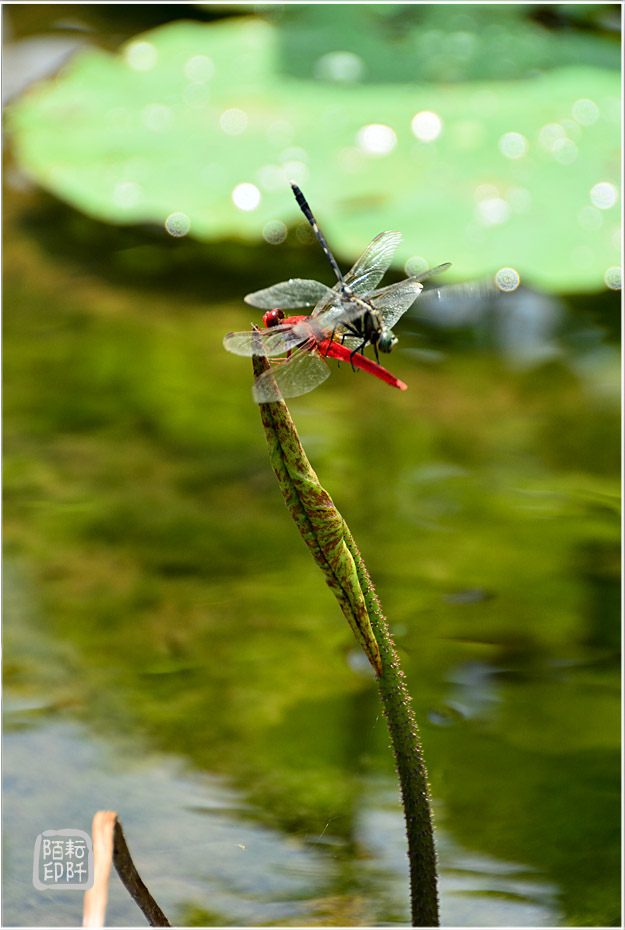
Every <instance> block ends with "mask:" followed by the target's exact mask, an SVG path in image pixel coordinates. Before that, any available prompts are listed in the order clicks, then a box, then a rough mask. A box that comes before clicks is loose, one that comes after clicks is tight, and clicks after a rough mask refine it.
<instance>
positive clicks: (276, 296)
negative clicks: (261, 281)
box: [244, 278, 331, 310]
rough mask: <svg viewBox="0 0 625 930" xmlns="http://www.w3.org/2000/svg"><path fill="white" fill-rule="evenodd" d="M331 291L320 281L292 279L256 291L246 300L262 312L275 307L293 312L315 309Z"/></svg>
mask: <svg viewBox="0 0 625 930" xmlns="http://www.w3.org/2000/svg"><path fill="white" fill-rule="evenodd" d="M330 291H331V288H329V287H328V286H327V285H326V284H322V283H321V282H320V281H310V280H308V279H307V278H291V279H290V280H289V281H282V283H281V284H274V285H273V286H272V287H265V288H263V289H262V290H260V291H254V292H253V293H251V294H248V295H247V296H246V297H245V298H244V300H245V303H246V304H251V306H252V307H260V308H261V310H273V309H274V307H279V308H280V309H281V310H292V309H295V308H296V307H314V306H315V304H317V303H318V302H319V301H320V300H321V299H322V298H324V297H327V296H328V295H329V293H330Z"/></svg>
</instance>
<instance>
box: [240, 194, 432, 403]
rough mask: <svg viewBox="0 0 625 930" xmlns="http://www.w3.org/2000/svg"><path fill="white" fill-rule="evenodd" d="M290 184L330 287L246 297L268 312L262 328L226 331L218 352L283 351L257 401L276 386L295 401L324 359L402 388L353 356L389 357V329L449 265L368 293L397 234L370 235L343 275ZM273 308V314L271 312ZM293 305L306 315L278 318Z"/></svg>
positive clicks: (323, 367) (288, 285)
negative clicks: (369, 349) (367, 352)
mask: <svg viewBox="0 0 625 930" xmlns="http://www.w3.org/2000/svg"><path fill="white" fill-rule="evenodd" d="M291 187H292V188H293V193H294V195H295V199H296V200H297V203H298V204H299V206H300V208H301V210H302V212H303V213H304V216H305V217H306V219H307V220H308V222H309V223H310V225H311V227H312V229H313V231H314V233H315V235H316V237H317V239H318V240H319V243H320V244H321V247H322V248H323V251H324V252H325V254H326V256H327V258H328V260H329V262H330V264H331V266H332V268H333V270H334V273H335V275H336V277H337V283H336V284H335V285H334V287H328V285H327V284H322V283H321V282H320V281H310V280H307V279H304V278H291V279H290V280H289V281H283V282H282V283H280V284H274V285H273V286H272V287H267V288H264V289H263V290H260V291H255V292H254V293H253V294H248V295H247V297H246V298H245V301H246V303H248V304H251V305H252V306H253V307H260V308H261V309H263V310H268V311H269V312H268V313H266V314H265V316H264V318H263V319H264V322H265V326H266V327H267V329H268V331H267V332H261V331H259V330H255V331H253V332H246V333H228V335H227V336H226V337H225V338H224V346H225V348H226V349H228V351H229V352H234V353H235V354H236V355H247V356H251V355H263V354H265V355H268V356H270V357H273V356H279V355H285V354H288V357H287V358H286V359H284V360H283V361H282V364H279V365H276V366H275V367H274V368H273V370H272V372H268V373H266V375H262V376H261V378H259V379H258V380H257V382H256V384H255V385H254V390H253V393H254V398H255V400H256V401H257V402H258V403H266V402H267V401H270V400H276V399H277V397H278V396H279V395H277V393H276V385H277V386H278V388H279V390H280V392H281V394H282V396H283V397H297V396H299V395H300V394H306V393H307V392H308V391H312V390H313V388H315V387H317V385H318V384H321V383H322V381H325V379H326V378H327V377H328V375H329V369H328V366H327V364H326V362H325V361H324V358H325V357H328V356H329V357H330V358H336V359H339V360H340V361H349V362H350V363H351V365H352V367H353V368H361V369H362V370H363V371H368V372H369V373H370V374H373V375H375V377H377V378H380V379H381V380H382V381H386V383H387V384H392V385H394V386H395V387H400V386H401V387H400V390H405V388H406V385H405V384H404V383H403V382H401V381H399V379H397V378H395V377H394V376H393V375H391V374H390V372H388V371H386V369H384V368H382V366H381V365H379V364H376V363H374V362H372V361H370V360H369V359H367V358H366V357H365V356H364V355H362V354H360V353H361V351H362V349H363V348H364V347H365V346H366V345H368V344H370V345H372V346H373V349H374V352H375V355H376V359H377V358H378V349H379V351H381V352H390V351H391V350H392V349H393V348H394V346H395V345H396V344H397V338H396V336H395V335H394V334H393V331H392V326H394V324H395V323H396V322H397V320H399V318H400V317H401V316H402V315H403V314H404V313H405V312H406V310H408V308H409V307H411V306H412V304H413V303H414V302H415V300H416V299H417V297H418V296H419V294H420V293H421V291H422V289H423V285H422V283H421V282H422V281H423V280H425V279H426V278H429V277H431V276H432V275H434V274H438V273H439V272H441V271H445V270H446V269H447V268H449V263H446V264H444V265H439V266H438V267H437V268H433V269H430V270H429V271H425V272H423V274H419V275H414V276H412V277H410V278H406V279H405V280H404V281H400V282H399V283H397V284H391V285H389V286H388V287H383V288H380V289H379V290H375V288H376V286H377V285H378V283H379V282H380V281H381V279H382V277H383V275H384V273H385V272H386V270H387V269H388V267H389V265H390V264H391V261H392V258H393V255H394V253H395V250H396V249H397V246H398V245H399V243H400V241H401V233H398V232H393V231H389V232H384V233H380V235H378V236H376V237H375V239H373V240H372V241H371V242H370V243H369V245H368V246H367V248H366V249H365V250H364V252H363V253H362V255H361V256H360V258H359V259H358V261H357V262H356V263H355V265H354V266H353V267H352V268H351V269H350V271H348V272H347V274H346V275H343V274H342V273H341V270H340V269H339V266H338V264H337V262H336V259H335V258H334V256H333V255H332V252H331V251H330V248H329V246H328V244H327V242H326V240H325V238H324V236H323V234H322V232H321V230H320V229H319V224H318V223H317V221H316V220H315V218H314V216H313V214H312V211H311V209H310V207H309V205H308V203H307V201H306V199H305V197H304V195H303V194H302V192H301V190H300V189H299V187H298V186H297V185H296V184H295V183H293V182H291ZM276 307H278V308H280V309H279V310H275V309H273V308H276ZM298 307H301V308H305V307H312V308H313V309H312V313H311V314H310V316H292V317H288V318H286V319H285V317H284V311H285V310H293V309H295V308H298ZM280 314H281V315H280Z"/></svg>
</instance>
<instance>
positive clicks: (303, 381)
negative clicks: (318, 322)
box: [252, 349, 330, 404]
mask: <svg viewBox="0 0 625 930" xmlns="http://www.w3.org/2000/svg"><path fill="white" fill-rule="evenodd" d="M329 377H330V369H329V367H328V365H327V363H326V361H325V360H324V359H323V358H321V356H320V355H319V354H318V353H317V352H309V351H308V350H306V349H300V350H299V351H297V352H294V353H293V355H292V356H291V357H290V358H289V359H286V360H285V361H284V362H278V363H277V364H275V365H272V366H271V368H270V369H269V371H265V372H263V374H262V375H260V377H259V378H257V379H256V381H255V382H254V384H253V386H252V396H253V398H254V400H255V401H256V403H257V404H269V403H271V402H272V401H275V400H281V399H282V398H283V397H299V396H300V395H301V394H308V392H309V391H312V390H313V389H314V388H316V387H317V386H318V385H319V384H322V383H323V382H324V381H325V380H326V378H329Z"/></svg>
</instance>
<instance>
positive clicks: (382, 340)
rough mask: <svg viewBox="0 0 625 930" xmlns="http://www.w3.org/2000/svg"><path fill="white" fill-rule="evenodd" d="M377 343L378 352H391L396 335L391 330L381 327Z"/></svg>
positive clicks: (395, 343) (395, 342)
mask: <svg viewBox="0 0 625 930" xmlns="http://www.w3.org/2000/svg"><path fill="white" fill-rule="evenodd" d="M377 345H378V348H379V350H380V352H391V351H392V350H393V349H394V348H395V346H396V345H397V336H396V335H395V333H394V332H393V331H392V330H390V329H387V328H386V327H383V328H382V331H381V333H380V337H379V339H378V341H377Z"/></svg>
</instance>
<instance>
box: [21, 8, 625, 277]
mask: <svg viewBox="0 0 625 930" xmlns="http://www.w3.org/2000/svg"><path fill="white" fill-rule="evenodd" d="M283 40H284V35H283V33H281V32H280V29H279V26H278V25H273V24H271V23H268V22H264V21H261V20H259V19H253V18H233V19H229V20H224V21H221V22H217V23H212V24H200V23H193V22H186V21H179V22H176V23H173V24H169V25H166V26H163V27H160V28H158V29H155V30H152V31H150V32H148V33H145V34H143V35H140V36H137V37H135V38H133V39H132V40H131V41H130V42H128V43H127V44H126V45H125V46H123V47H122V48H121V49H120V51H119V53H117V54H111V53H108V52H104V51H101V50H97V49H89V50H86V51H83V52H81V53H80V54H78V55H77V56H76V57H75V58H74V59H73V60H72V61H71V62H70V64H69V65H67V66H66V68H65V69H64V70H63V72H62V73H61V74H60V75H59V76H58V77H57V78H56V79H55V80H53V81H48V82H44V83H41V84H39V85H35V86H34V87H33V88H32V89H31V90H30V91H29V92H28V93H27V94H25V95H24V96H23V97H22V98H21V99H20V100H19V101H17V102H16V103H15V104H14V105H13V106H12V107H11V108H10V109H9V114H8V119H7V125H8V128H9V130H10V134H11V137H12V141H13V147H14V151H15V154H16V157H17V159H18V162H19V164H20V166H21V167H22V168H23V169H24V170H25V171H27V173H28V174H29V175H30V176H31V177H32V178H33V179H34V180H35V181H36V182H37V183H39V184H40V185H42V186H43V187H45V188H47V189H48V190H50V191H51V192H53V193H54V194H55V195H56V196H58V197H60V198H62V199H64V200H66V201H67V202H68V203H70V204H72V205H73V206H75V207H76V208H78V209H80V210H82V211H84V212H85V213H87V214H89V215H90V216H92V217H96V218H98V219H100V220H104V221H106V222H109V223H120V224H135V223H154V224H158V225H161V226H162V225H163V224H166V223H167V226H168V228H169V230H170V232H171V233H172V234H173V235H180V234H186V233H187V232H188V234H190V235H191V236H194V237H197V238H198V239H201V240H205V241H214V240H217V239H221V238H224V237H240V238H243V239H247V240H249V241H250V242H252V241H259V240H260V237H261V235H262V234H263V231H264V232H265V235H266V236H267V238H269V239H270V240H271V237H272V236H276V231H277V238H278V239H279V238H281V236H282V233H281V232H280V231H281V230H283V231H284V232H285V231H286V230H284V227H282V226H281V224H285V226H286V227H293V226H294V225H295V224H299V223H301V222H303V219H302V217H301V215H300V214H299V211H298V208H297V205H296V204H295V202H294V200H293V198H292V196H291V193H290V190H289V188H288V184H287V179H288V178H289V177H293V178H294V179H295V180H297V181H298V182H299V183H300V184H301V185H302V186H303V188H304V191H305V193H306V195H307V197H308V198H309V200H310V202H311V204H312V206H313V209H314V211H315V213H316V215H317V217H318V218H319V221H320V222H321V224H322V226H323V228H324V231H325V233H326V236H327V238H328V239H329V241H330V243H331V245H332V248H333V249H334V250H335V251H336V253H337V256H338V257H339V258H340V259H341V260H342V261H343V262H344V263H351V261H353V259H354V258H355V257H356V256H357V255H358V254H359V253H360V251H361V250H362V248H363V247H364V246H365V245H366V244H367V242H368V241H369V240H370V239H371V238H372V237H373V236H374V235H376V234H377V233H379V232H380V231H382V230H383V229H399V230H401V231H402V233H403V236H404V241H403V243H402V245H401V246H400V248H399V250H398V253H397V256H396V263H397V267H399V268H400V267H401V266H402V265H403V264H404V262H405V261H406V260H407V259H408V258H412V257H419V258H422V259H423V260H424V261H425V262H427V263H428V264H435V263H439V262H443V261H451V262H452V263H453V269H452V272H451V273H450V275H451V276H455V277H456V279H458V278H461V279H464V278H467V277H469V278H473V277H479V276H481V275H483V274H487V273H492V272H493V271H496V270H497V269H498V268H500V267H504V266H512V267H514V268H516V269H517V270H518V271H519V272H520V274H521V276H522V279H523V280H525V281H526V282H527V283H530V284H532V285H534V286H537V287H541V288H544V289H547V290H555V291H569V292H570V291H588V290H594V289H601V288H602V287H603V286H604V284H603V281H604V275H605V273H606V270H607V269H608V268H610V267H611V266H613V265H616V264H618V263H619V255H620V251H619V250H620V245H619V237H618V222H619V205H618V182H619V176H620V132H619V120H620V100H619V98H620V85H619V75H618V71H615V70H607V69H601V68H597V67H592V66H587V65H580V66H569V67H559V68H557V67H556V68H553V69H552V70H545V71H542V72H538V73H536V74H535V75H534V76H532V77H526V78H524V79H519V80H510V81H505V82H504V81H470V82H467V83H457V84H453V85H452V84H446V85H442V84H432V83H419V84H414V83H389V82H388V81H387V82H386V83H382V82H380V83H358V82H355V81H352V82H348V81H337V80H329V79H326V80H318V79H315V80H313V79H304V78H302V77H297V76H293V75H292V74H285V73H284V72H283V71H282V70H281V64H280V62H281V59H280V47H281V42H282V41H283ZM424 113H425V116H423V115H422V116H421V117H419V118H418V119H417V120H416V121H415V116H416V115H417V114H424ZM428 114H434V115H428ZM168 217H171V219H170V220H169V222H167V220H168ZM268 224H269V225H268ZM450 280H451V277H450Z"/></svg>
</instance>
